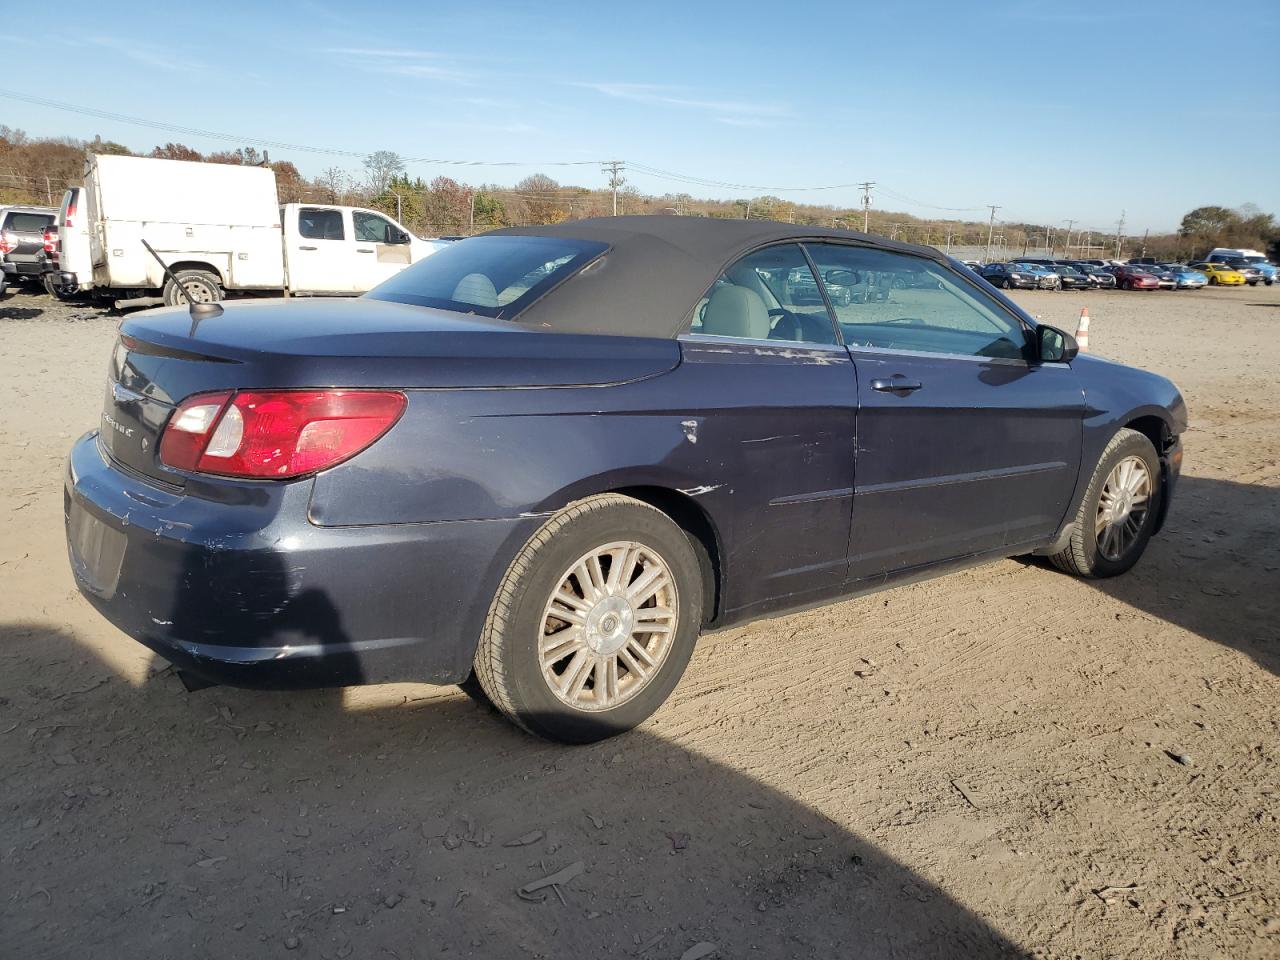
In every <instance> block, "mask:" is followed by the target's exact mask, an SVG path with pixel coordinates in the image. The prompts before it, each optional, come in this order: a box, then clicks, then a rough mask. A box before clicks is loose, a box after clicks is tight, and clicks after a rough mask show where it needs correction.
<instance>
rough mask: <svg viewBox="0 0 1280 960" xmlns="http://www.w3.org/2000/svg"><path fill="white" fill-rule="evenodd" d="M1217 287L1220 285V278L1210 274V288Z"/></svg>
mask: <svg viewBox="0 0 1280 960" xmlns="http://www.w3.org/2000/svg"><path fill="white" fill-rule="evenodd" d="M1217 285H1218V278H1217V277H1215V276H1214V275H1213V274H1210V275H1209V286H1211V287H1216V286H1217Z"/></svg>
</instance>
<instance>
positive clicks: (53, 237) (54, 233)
mask: <svg viewBox="0 0 1280 960" xmlns="http://www.w3.org/2000/svg"><path fill="white" fill-rule="evenodd" d="M44 252H45V253H57V252H58V228H57V227H45V228H44Z"/></svg>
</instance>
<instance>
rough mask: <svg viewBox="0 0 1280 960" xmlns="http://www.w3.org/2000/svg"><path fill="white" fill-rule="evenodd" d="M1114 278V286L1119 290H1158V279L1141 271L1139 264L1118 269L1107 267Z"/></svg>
mask: <svg viewBox="0 0 1280 960" xmlns="http://www.w3.org/2000/svg"><path fill="white" fill-rule="evenodd" d="M1107 270H1109V271H1110V272H1111V273H1112V274H1114V275H1115V278H1116V286H1117V287H1119V288H1120V289H1121V290H1159V289H1160V281H1159V279H1158V278H1156V277H1155V276H1153V275H1152V274H1150V273H1147V272H1146V271H1145V270H1143V269H1142V266H1141V265H1139V264H1132V263H1126V264H1122V265H1121V266H1118V267H1107Z"/></svg>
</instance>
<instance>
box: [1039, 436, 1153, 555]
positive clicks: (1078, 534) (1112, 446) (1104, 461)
mask: <svg viewBox="0 0 1280 960" xmlns="http://www.w3.org/2000/svg"><path fill="white" fill-rule="evenodd" d="M1128 457H1138V458H1140V459H1141V460H1142V461H1143V463H1144V464H1145V465H1146V468H1147V471H1148V474H1149V476H1150V478H1151V495H1150V497H1149V499H1148V502H1147V510H1146V514H1145V515H1144V516H1143V518H1142V524H1141V527H1140V528H1139V530H1138V534H1137V536H1136V537H1135V539H1134V541H1133V543H1132V544H1130V546H1129V547H1128V548H1127V549H1126V550H1125V551H1124V552H1123V553H1122V554H1121V555H1120V556H1119V557H1118V558H1115V559H1110V558H1108V557H1106V556H1104V555H1103V554H1102V552H1101V551H1100V550H1099V547H1098V537H1097V534H1096V530H1097V527H1096V521H1097V518H1098V510H1099V505H1100V500H1101V497H1102V489H1103V487H1104V485H1105V484H1106V481H1107V477H1108V476H1109V475H1110V473H1111V471H1112V470H1114V469H1115V467H1116V466H1117V465H1118V464H1119V463H1120V462H1121V461H1123V460H1125V459H1126V458H1128ZM1163 499H1164V481H1163V479H1162V477H1161V474H1160V459H1159V457H1158V456H1157V455H1156V449H1155V447H1153V446H1152V445H1151V441H1150V440H1148V439H1147V438H1146V437H1145V436H1144V435H1143V434H1141V433H1139V432H1138V431H1137V430H1130V429H1129V428H1127V427H1126V428H1124V429H1122V430H1120V431H1119V432H1118V433H1117V434H1116V435H1115V436H1114V437H1112V438H1111V442H1110V443H1108V444H1107V446H1106V449H1104V450H1103V451H1102V456H1101V458H1099V460H1098V465H1097V467H1096V468H1094V471H1093V477H1092V478H1091V479H1090V480H1089V487H1088V489H1087V490H1085V494H1084V499H1083V500H1082V501H1081V502H1080V510H1079V511H1078V512H1077V513H1076V518H1075V524H1074V529H1073V530H1072V533H1071V540H1070V541H1069V542H1068V544H1067V546H1066V548H1065V549H1063V550H1062V551H1060V552H1058V553H1055V554H1052V555H1051V556H1050V557H1049V559H1050V560H1051V561H1052V562H1053V564H1054V566H1056V567H1057V568H1058V569H1060V570H1064V571H1066V572H1067V573H1070V574H1074V575H1075V576H1077V577H1089V578H1097V579H1100V578H1103V577H1114V576H1118V575H1119V574H1122V573H1124V572H1126V571H1127V570H1129V569H1130V568H1131V567H1132V566H1133V565H1134V564H1135V563H1137V562H1138V560H1139V558H1141V556H1142V554H1143V551H1145V550H1146V548H1147V543H1148V541H1150V539H1151V534H1152V531H1153V530H1154V529H1155V524H1156V518H1157V517H1158V516H1159V514H1160V507H1161V501H1162V500H1163Z"/></svg>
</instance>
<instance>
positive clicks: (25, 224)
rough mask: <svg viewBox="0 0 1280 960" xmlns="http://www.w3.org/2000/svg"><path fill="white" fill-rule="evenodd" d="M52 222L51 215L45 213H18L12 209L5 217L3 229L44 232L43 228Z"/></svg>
mask: <svg viewBox="0 0 1280 960" xmlns="http://www.w3.org/2000/svg"><path fill="white" fill-rule="evenodd" d="M51 223H53V217H52V216H51V215H50V214H47V213H19V212H18V211H16V210H15V211H13V212H11V213H10V214H9V216H8V217H6V218H5V221H4V229H5V230H13V231H16V232H17V233H44V228H45V227H47V226H49V224H51Z"/></svg>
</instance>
